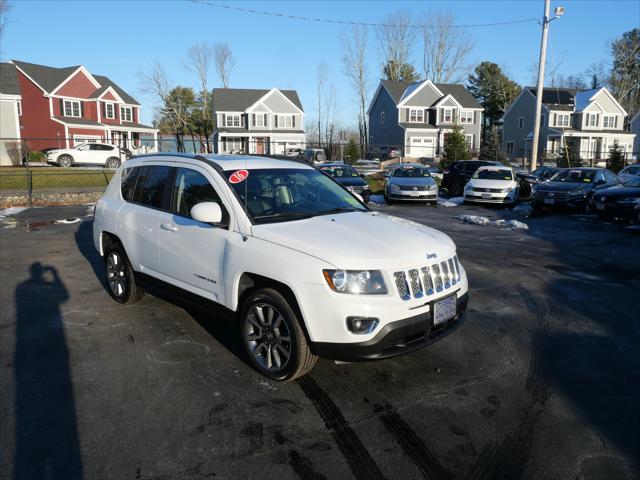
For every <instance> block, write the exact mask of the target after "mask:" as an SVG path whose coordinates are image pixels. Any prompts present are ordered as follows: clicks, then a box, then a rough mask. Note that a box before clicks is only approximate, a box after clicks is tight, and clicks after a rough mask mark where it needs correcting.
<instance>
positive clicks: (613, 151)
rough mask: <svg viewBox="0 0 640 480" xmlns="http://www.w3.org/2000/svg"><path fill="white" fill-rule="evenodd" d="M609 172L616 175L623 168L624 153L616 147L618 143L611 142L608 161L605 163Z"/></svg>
mask: <svg viewBox="0 0 640 480" xmlns="http://www.w3.org/2000/svg"><path fill="white" fill-rule="evenodd" d="M607 166H608V167H609V170H611V171H612V172H614V173H618V172H619V171H620V170H622V169H623V168H624V151H623V150H622V148H620V145H618V142H617V141H616V142H613V146H612V147H611V148H610V149H609V159H608V161H607Z"/></svg>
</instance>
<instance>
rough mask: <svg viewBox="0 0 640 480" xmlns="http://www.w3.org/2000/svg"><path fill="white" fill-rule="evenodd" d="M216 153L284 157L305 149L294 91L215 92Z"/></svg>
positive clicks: (300, 107)
mask: <svg viewBox="0 0 640 480" xmlns="http://www.w3.org/2000/svg"><path fill="white" fill-rule="evenodd" d="M213 113H214V115H215V117H214V118H215V121H216V127H215V129H214V131H213V145H214V151H215V153H249V154H251V153H254V154H259V155H269V154H271V155H276V154H284V153H285V151H286V149H287V148H305V146H306V134H305V132H304V110H303V108H302V104H301V103H300V98H299V97H298V93H297V92H296V91H295V90H278V89H277V88H272V89H271V90H257V89H244V88H214V89H213Z"/></svg>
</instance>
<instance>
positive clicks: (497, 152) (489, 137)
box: [480, 126, 506, 162]
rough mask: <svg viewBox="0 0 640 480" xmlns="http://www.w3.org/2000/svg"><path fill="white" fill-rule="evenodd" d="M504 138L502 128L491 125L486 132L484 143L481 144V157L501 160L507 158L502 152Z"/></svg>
mask: <svg viewBox="0 0 640 480" xmlns="http://www.w3.org/2000/svg"><path fill="white" fill-rule="evenodd" d="M501 144H502V138H501V136H500V129H499V128H498V127H497V126H493V127H490V128H489V129H487V131H486V132H485V135H484V138H483V140H482V144H481V145H480V158H481V159H482V160H495V161H497V162H501V161H503V160H505V159H506V156H505V154H504V153H503V152H502V146H501Z"/></svg>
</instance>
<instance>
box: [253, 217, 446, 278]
mask: <svg viewBox="0 0 640 480" xmlns="http://www.w3.org/2000/svg"><path fill="white" fill-rule="evenodd" d="M252 235H253V236H254V237H256V238H260V239H262V240H266V241H269V242H273V243H277V244H279V245H283V246H286V247H289V248H292V249H294V250H298V251H301V252H304V253H308V254H309V255H312V256H314V257H318V258H321V259H323V260H325V261H327V262H329V263H330V264H332V265H333V266H335V267H336V268H344V269H354V270H355V269H403V268H407V269H408V268H416V267H418V266H423V265H427V264H428V263H432V262H434V260H432V259H431V258H433V257H430V259H427V255H433V254H435V255H436V257H435V258H437V259H438V260H444V259H446V258H449V257H451V256H452V255H453V254H454V252H455V245H454V243H453V241H452V240H451V239H450V238H449V237H448V236H447V235H445V234H444V233H441V232H439V231H438V230H434V229H433V228H429V227H425V226H424V225H420V224H419V223H415V222H411V221H409V220H404V219H401V218H397V217H392V216H390V215H385V214H381V213H378V212H349V213H340V214H336V215H322V216H319V217H312V218H308V219H304V220H297V221H292V222H282V223H270V224H263V225H254V226H253V227H252Z"/></svg>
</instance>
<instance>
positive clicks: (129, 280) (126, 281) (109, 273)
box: [104, 243, 144, 304]
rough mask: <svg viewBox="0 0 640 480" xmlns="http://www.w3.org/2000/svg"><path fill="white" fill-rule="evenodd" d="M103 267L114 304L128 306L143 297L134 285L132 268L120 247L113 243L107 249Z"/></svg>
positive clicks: (140, 290)
mask: <svg viewBox="0 0 640 480" xmlns="http://www.w3.org/2000/svg"><path fill="white" fill-rule="evenodd" d="M104 267H105V276H106V280H107V286H108V288H109V293H110V294H111V297H113V299H114V300H115V301H116V302H118V303H122V304H130V303H134V302H137V301H138V300H140V299H141V298H142V297H143V296H144V290H143V289H142V288H140V287H139V286H138V285H137V284H136V279H135V274H134V271H133V268H132V267H131V263H130V262H129V259H128V258H127V254H126V253H124V249H123V248H122V245H120V244H119V243H114V244H112V245H110V246H109V247H108V248H107V251H106V252H105V254H104Z"/></svg>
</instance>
